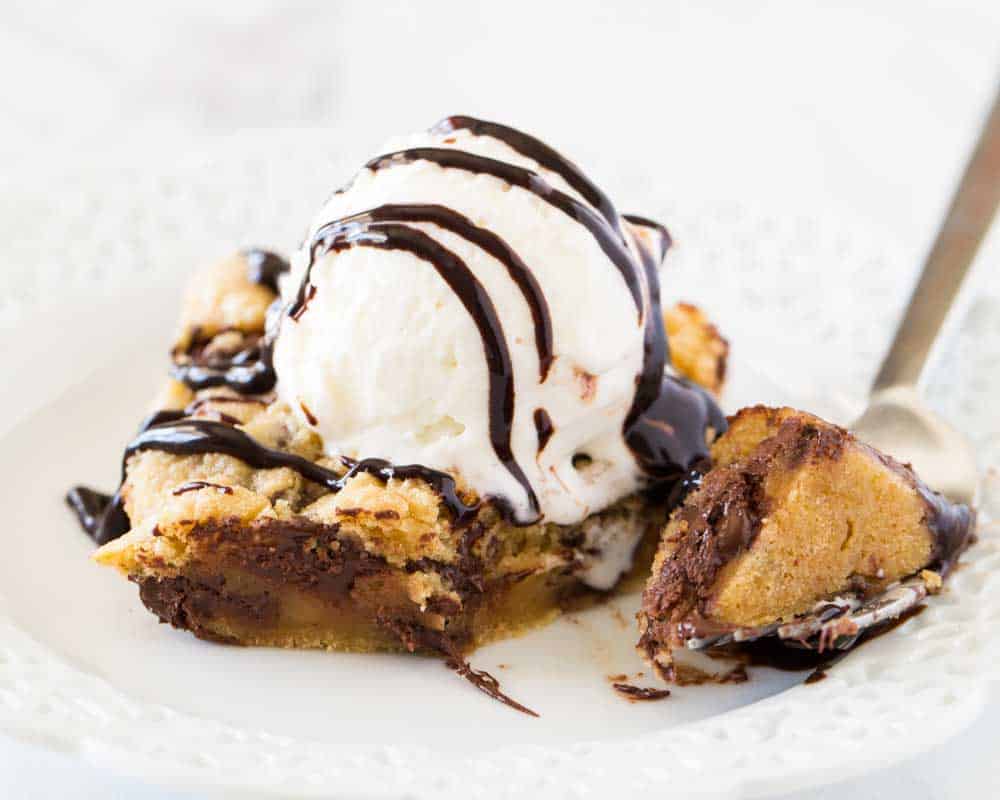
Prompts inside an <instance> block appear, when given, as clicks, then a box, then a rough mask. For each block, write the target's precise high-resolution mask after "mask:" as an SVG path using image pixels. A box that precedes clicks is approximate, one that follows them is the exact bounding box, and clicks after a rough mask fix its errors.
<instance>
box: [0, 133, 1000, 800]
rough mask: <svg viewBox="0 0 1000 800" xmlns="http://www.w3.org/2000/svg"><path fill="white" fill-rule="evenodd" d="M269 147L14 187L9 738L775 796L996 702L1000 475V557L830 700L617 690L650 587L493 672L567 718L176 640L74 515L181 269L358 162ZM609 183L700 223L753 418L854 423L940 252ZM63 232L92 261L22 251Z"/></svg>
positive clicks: (821, 222)
mask: <svg viewBox="0 0 1000 800" xmlns="http://www.w3.org/2000/svg"><path fill="white" fill-rule="evenodd" d="M247 136H248V137H249V138H248V139H246V140H244V139H237V140H234V141H231V142H228V143H227V146H226V147H224V148H223V147H220V148H218V150H217V151H216V152H214V153H213V154H210V155H209V156H207V157H204V158H202V157H198V158H192V159H191V162H190V163H188V164H182V165H176V164H174V165H168V166H165V167H164V166H161V167H151V166H150V162H148V161H146V162H144V163H143V164H142V165H141V167H140V168H137V169H135V170H132V171H129V170H128V169H126V168H121V169H118V170H117V171H114V170H109V169H106V168H104V169H94V170H92V171H89V172H88V171H87V170H86V169H85V168H83V167H81V168H80V169H79V171H78V172H76V173H73V174H71V175H67V176H64V178H63V179H62V180H61V181H60V186H61V187H62V189H61V191H60V193H58V194H57V195H55V196H53V195H52V194H51V192H49V191H48V190H47V184H46V183H45V182H38V181H37V180H36V179H35V176H33V175H29V176H26V177H25V178H24V180H22V181H21V182H20V183H19V184H18V187H19V189H18V191H17V192H12V193H11V196H16V197H17V198H18V203H17V207H16V208H15V207H13V206H12V207H11V209H10V213H9V214H6V215H4V220H3V224H4V225H6V226H9V230H10V231H14V232H16V234H17V235H13V234H12V235H10V236H6V237H0V241H2V242H3V245H2V246H3V247H5V248H8V251H7V253H6V258H5V259H4V264H5V266H4V270H3V274H2V275H0V290H2V291H0V336H2V337H3V341H4V342H14V343H16V345H17V346H16V347H11V346H8V347H5V348H4V351H3V354H2V359H3V362H2V363H3V366H4V369H5V374H6V375H8V376H14V377H15V378H16V385H11V383H10V382H9V383H8V391H7V392H5V393H0V503H3V506H2V507H3V508H4V509H5V512H6V514H7V519H6V520H5V524H4V526H3V531H2V533H0V541H2V547H3V551H2V552H3V558H2V559H0V730H2V731H4V732H6V733H11V734H14V735H17V736H21V737H24V738H26V739H30V740H31V741H34V742H37V743H42V744H45V745H47V746H51V747H55V748H61V749H65V750H68V751H72V752H75V753H79V754H80V755H81V756H82V757H84V758H86V759H88V760H90V761H93V762H97V763H99V764H102V765H105V766H107V767H109V768H111V769H114V770H119V771H122V772H127V773H130V774H133V775H136V776H139V777H142V778H144V779H146V780H151V781H157V782H160V783H163V784H165V785H171V786H178V787H185V788H190V789H196V790H198V791H199V792H201V793H208V792H218V793H229V794H232V795H235V796H239V797H245V796H248V795H257V794H260V795H265V796H266V795H278V794H280V795H282V796H289V795H291V796H324V797H330V796H343V797H377V798H392V797H400V796H404V795H405V796H408V797H435V798H451V797H455V798H463V800H465V799H466V798H479V797H482V798H499V797H515V796H519V795H525V794H527V795H528V796H536V795H538V796H548V797H580V798H583V797H613V796H620V795H623V794H625V795H637V794H639V793H645V792H656V793H657V794H658V795H663V794H665V793H666V792H668V791H669V792H672V793H674V794H699V793H700V794H705V795H720V794H721V795H729V796H732V795H739V796H759V795H765V794H768V793H771V792H776V791H783V792H788V791H793V790H796V789H799V788H804V787H808V786H812V785H818V784H821V783H824V782H827V781H832V780H836V779H843V778H846V777H849V776H850V775H852V774H857V773H860V772H862V771H865V770H867V769H871V768H874V767H876V766H886V765H887V764H890V763H892V762H893V761H895V760H900V759H903V758H905V757H907V756H912V755H914V754H916V753H919V752H921V751H922V750H926V749H928V748H930V747H933V746H934V745H935V744H937V743H939V742H941V741H943V740H945V739H946V738H948V737H950V736H952V735H953V734H955V733H957V732H958V731H959V730H961V729H962V728H963V727H964V726H966V725H967V724H969V722H970V721H971V720H972V719H973V718H974V717H975V715H976V714H977V713H978V712H979V711H980V710H981V709H982V707H983V705H984V703H985V699H986V695H987V691H986V687H987V684H988V682H989V681H991V680H996V679H998V678H1000V668H998V666H997V665H998V664H1000V638H998V637H996V636H995V635H993V633H994V632H995V630H996V626H997V625H998V624H1000V533H997V531H996V529H995V528H994V526H993V525H992V523H990V522H989V519H990V517H989V511H990V509H991V508H992V509H993V513H994V514H996V513H997V510H1000V481H998V479H997V478H996V475H995V473H994V474H993V477H990V476H991V473H989V472H987V473H986V478H985V484H984V487H983V491H982V496H981V503H980V505H981V508H983V509H985V510H986V512H987V513H985V514H983V524H982V526H981V529H980V541H979V543H978V544H977V545H975V546H974V547H973V548H972V549H971V550H970V551H969V552H968V553H967V554H966V556H965V557H964V558H963V564H964V565H963V567H962V568H961V569H960V570H959V571H958V572H957V573H956V574H955V575H954V576H953V577H952V578H951V579H950V580H949V583H948V586H947V590H946V592H945V593H944V594H943V595H941V596H939V597H936V598H934V599H933V601H932V602H931V603H929V604H928V608H927V610H926V612H925V613H922V614H920V615H919V616H916V617H914V618H912V619H910V620H909V621H907V622H906V623H905V624H904V625H902V626H900V627H898V628H897V629H896V630H894V631H893V632H892V633H890V634H888V635H886V636H883V637H880V638H878V639H876V640H874V641H872V642H870V643H869V644H866V645H865V646H863V647H861V648H860V649H859V650H857V651H856V652H854V653H852V654H851V655H850V656H849V657H848V658H847V659H845V660H843V661H842V662H840V663H838V664H837V665H836V666H835V667H833V668H832V669H831V670H830V671H829V673H828V677H827V678H826V679H825V680H823V681H821V682H818V683H813V684H809V685H802V681H803V679H804V678H805V673H781V672H777V671H774V670H770V669H766V668H760V669H754V670H752V679H751V681H750V682H749V683H746V684H741V685H725V686H701V687H683V688H676V689H674V690H673V692H672V695H671V696H670V697H669V698H667V699H664V700H658V701H647V702H628V701H627V700H625V699H624V698H622V697H620V696H619V695H618V694H617V693H615V691H614V690H613V689H612V686H611V681H610V680H609V676H616V677H617V676H620V675H625V676H627V677H626V678H625V679H624V681H623V682H626V683H631V684H635V685H639V686H653V685H656V684H655V682H653V681H652V680H651V679H650V676H649V674H648V670H647V668H646V667H645V665H644V664H643V663H642V662H641V661H640V660H639V658H638V656H637V655H636V654H635V653H634V651H633V649H632V647H633V644H634V642H635V640H636V638H637V632H636V629H635V623H634V619H633V615H634V613H635V610H636V609H637V607H638V598H637V596H635V595H632V596H623V597H620V598H618V599H616V600H615V601H614V602H612V603H609V604H608V605H606V606H604V607H601V608H596V609H592V610H590V611H587V612H584V613H579V614H574V615H571V616H568V617H565V618H563V619H562V620H560V621H558V622H557V623H555V624H554V625H552V626H550V627H548V628H545V629H543V630H539V631H536V632H534V633H532V634H530V635H528V636H525V637H523V638H520V639H516V640H512V641H508V642H503V643H500V644H496V645H493V646H491V647H488V648H485V649H482V650H480V651H478V652H476V653H474V654H473V657H472V663H473V665H474V666H476V667H479V668H482V669H487V670H489V671H491V672H492V673H493V674H494V675H496V677H498V678H499V680H500V681H501V683H502V685H503V687H504V689H505V690H506V691H507V692H509V693H510V694H511V695H512V696H514V697H515V698H516V699H517V700H519V701H521V702H523V703H525V704H526V705H528V706H530V707H532V708H533V709H535V710H536V711H537V712H539V713H540V715H541V716H540V717H539V718H538V719H532V718H529V717H527V716H525V715H522V714H519V713H517V712H515V711H513V710H511V709H510V708H507V707H506V706H503V705H501V704H499V703H496V702H493V701H491V700H489V699H488V698H486V697H485V696H484V695H482V694H480V693H479V692H477V691H475V689H473V688H472V687H471V686H469V685H468V684H466V683H465V682H464V681H462V680H461V679H459V678H458V677H457V676H455V675H454V674H452V673H451V672H449V671H448V670H447V669H446V668H445V667H444V666H443V665H442V664H441V663H439V662H437V661H434V660H429V659H421V658H415V657H402V656H388V655H365V656H361V655H345V654H330V653H309V652H285V651H276V650H264V649H241V648H231V647H224V646H220V645H214V644H210V643H206V642H202V641H199V640H196V639H194V638H193V637H192V636H190V635H189V634H186V633H182V632H179V631H175V630H172V629H170V628H168V627H166V626H162V625H158V624H157V622H156V620H155V618H154V617H152V616H151V615H150V614H149V613H148V612H147V611H146V610H145V609H144V608H143V607H142V606H141V604H140V603H139V602H138V600H137V598H136V596H135V587H133V586H131V585H129V584H127V583H126V582H124V581H122V580H120V579H116V578H115V577H114V576H112V575H109V574H108V573H107V571H106V570H102V569H100V568H98V567H97V566H95V565H93V564H91V563H90V562H89V561H88V556H89V554H90V552H91V551H92V549H93V548H92V544H91V542H90V541H89V540H88V539H87V538H86V537H85V536H84V535H83V534H82V533H81V532H80V531H79V530H78V528H77V527H76V523H75V520H74V519H73V517H72V515H71V514H70V512H69V511H68V509H66V508H65V507H64V505H63V502H62V497H63V494H64V492H65V490H66V489H67V487H69V486H70V485H72V484H74V483H78V482H81V481H83V482H87V483H90V484H92V485H94V486H97V487H107V488H112V487H114V486H115V485H116V483H117V481H118V478H119V475H118V460H119V458H120V455H121V448H122V445H123V444H124V443H125V442H126V441H127V440H128V439H129V438H130V436H131V434H132V433H133V431H134V428H135V426H136V424H137V421H138V420H139V419H140V417H141V416H142V415H143V413H144V412H145V411H146V410H147V404H148V402H149V399H150V397H152V395H153V393H154V391H155V390H156V388H157V387H158V385H159V381H161V380H162V379H163V374H162V365H163V363H164V359H163V358H160V357H158V354H160V353H164V352H165V350H166V348H167V347H168V346H169V345H168V343H169V341H170V332H171V330H172V327H173V324H174V315H175V312H176V309H177V307H178V300H179V292H180V286H181V284H182V283H183V279H184V275H183V273H185V272H187V267H186V266H183V267H182V266H179V265H192V266H193V265H194V264H196V263H198V262H205V261H211V260H212V259H213V258H214V257H215V256H217V255H221V254H223V253H224V252H225V251H226V250H227V249H230V247H235V246H240V245H275V244H280V243H282V242H294V240H295V236H296V235H297V234H299V233H300V231H296V230H294V229H291V228H289V227H287V226H286V225H285V221H288V220H296V219H304V218H306V217H307V215H308V212H309V211H310V210H311V209H312V207H313V205H314V204H315V201H316V199H317V198H321V197H322V196H323V195H324V194H325V192H327V191H328V189H329V186H330V185H332V183H331V180H332V181H333V182H335V181H336V180H337V177H338V176H343V175H346V174H349V169H348V168H349V167H350V165H349V164H348V165H343V166H338V165H328V168H318V167H317V163H316V155H315V154H316V153H318V152H326V151H327V150H328V145H329V140H330V133H329V132H328V131H322V132H277V133H266V134H265V133H262V134H260V137H258V138H254V137H253V136H250V135H249V134H247ZM596 158H597V159H598V160H599V158H600V157H599V156H596ZM598 166H600V164H599V165H598ZM603 166H604V169H603V171H602V172H601V174H603V175H606V176H609V177H611V178H615V182H616V183H617V185H620V186H627V187H629V189H630V191H629V192H627V193H626V194H628V195H630V196H631V198H632V200H633V201H634V207H636V208H643V209H646V210H648V212H649V213H650V214H652V215H653V216H656V217H657V218H659V219H663V220H664V221H666V222H667V223H668V225H669V226H670V228H671V230H672V232H673V233H674V238H675V241H676V242H677V244H676V248H675V252H674V253H673V254H672V255H671V258H670V259H668V263H667V274H665V275H664V288H665V293H666V295H667V299H668V300H671V301H672V300H674V299H678V298H683V299H689V300H691V301H694V302H697V303H699V304H702V305H704V307H705V308H706V310H707V311H708V312H709V314H710V315H711V316H713V317H714V318H715V319H717V320H719V321H720V324H721V327H722V329H723V332H724V333H725V334H726V335H727V336H729V337H730V338H731V340H732V342H733V353H734V355H733V364H732V378H731V381H730V384H729V387H728V390H727V391H728V397H727V398H726V405H727V408H728V409H729V410H732V409H734V408H736V407H738V406H739V405H741V404H744V403H748V402H762V403H768V404H781V403H788V404H791V405H798V406H802V407H804V408H807V409H809V410H811V411H813V412H815V413H817V414H819V415H820V416H823V417H825V418H829V419H833V420H835V421H838V422H847V421H849V420H850V419H851V418H852V417H853V415H854V414H855V413H857V412H858V411H860V409H861V405H862V401H863V397H862V387H864V386H867V385H868V384H869V381H870V378H871V369H872V368H873V367H874V364H875V362H876V360H877V357H878V354H879V352H880V350H881V349H882V347H883V346H884V344H885V343H886V341H887V337H888V333H889V330H890V328H891V324H887V325H886V326H885V327H884V329H883V328H882V327H881V326H880V325H877V324H874V323H873V320H880V319H882V318H886V319H888V320H890V321H891V317H892V316H893V311H894V309H896V308H899V307H900V306H901V304H902V302H903V299H904V298H903V297H902V296H901V293H900V290H899V287H900V286H904V285H906V281H907V274H908V273H907V272H906V270H907V268H908V265H911V264H913V263H915V262H914V261H913V259H910V258H908V257H907V256H906V255H905V254H904V255H903V256H902V257H901V256H900V255H899V253H898V252H894V251H893V249H892V247H891V246H890V245H889V244H887V242H886V241H885V239H884V237H883V236H882V233H881V232H872V231H870V230H869V229H868V228H866V227H865V225H864V223H863V222H859V221H857V220H851V221H849V222H848V221H847V220H844V219H842V218H841V217H839V216H837V215H835V214H833V215H831V214H820V213H819V212H816V214H815V215H814V216H812V217H802V216H796V215H794V214H782V213H774V214H767V213H763V212H761V211H760V210H749V209H748V208H747V207H746V206H742V205H740V204H739V203H727V204H722V205H720V204H719V202H718V201H717V200H714V199H708V200H705V201H704V202H701V201H699V200H697V199H696V196H695V195H694V194H693V193H692V192H690V191H686V190H683V187H672V188H671V189H670V191H671V193H672V194H675V195H676V197H677V198H684V203H683V204H682V205H679V204H677V203H676V202H674V201H673V200H670V199H668V198H664V197H660V196H659V194H658V193H659V192H660V191H665V190H661V188H660V187H659V185H652V184H651V183H650V181H649V179H648V176H645V175H628V174H617V175H616V173H615V171H616V169H618V167H616V165H615V164H614V163H610V162H609V161H607V160H605V162H604V164H603ZM644 169H646V166H645V165H644ZM155 170H158V171H155ZM261 187H265V189H266V192H263V193H262V191H261ZM688 188H692V187H688ZM630 205H631V204H630ZM52 230H58V231H59V233H60V240H61V241H63V242H67V243H68V242H72V247H67V248H63V249H62V250H61V251H60V252H59V253H55V254H54V253H53V250H52V248H39V247H34V246H31V247H28V246H20V247H19V246H18V244H17V243H18V242H21V243H37V242H43V241H49V240H50V239H51V232H52ZM220 250H221V252H220ZM973 312H974V313H973V314H972V315H971V317H970V319H971V322H972V325H973V327H974V328H975V330H974V331H972V334H970V336H971V338H970V339H969V340H968V341H966V340H961V339H960V341H965V342H966V344H968V342H975V346H974V347H973V346H964V345H963V346H962V347H960V348H959V349H958V350H956V351H954V352H952V356H953V357H952V358H951V359H950V361H949V366H950V371H949V374H948V375H947V376H946V378H947V380H945V381H941V382H938V383H937V384H934V383H933V381H932V387H931V388H932V390H933V391H932V395H933V396H934V397H935V398H936V402H937V404H938V405H939V406H944V408H945V410H946V411H948V412H949V414H950V416H951V417H952V418H956V421H958V422H960V423H964V424H965V425H966V426H967V427H968V428H969V429H970V430H972V431H973V432H978V433H979V434H980V436H979V444H980V447H981V448H982V451H983V453H987V452H989V453H993V457H994V458H995V454H996V452H997V450H996V447H997V444H996V439H995V438H994V439H991V438H990V437H989V436H987V435H985V434H987V433H988V432H989V430H990V428H989V427H988V425H989V421H990V416H991V414H992V406H991V404H990V403H988V402H985V400H984V398H987V397H990V396H994V395H995V393H996V391H1000V386H997V385H996V384H995V381H993V379H992V378H991V376H1000V370H997V369H996V363H995V361H991V360H990V359H993V358H995V357H994V356H993V355H992V353H993V352H995V351H996V348H995V347H990V346H981V343H982V342H983V341H987V342H991V341H992V342H997V341H1000V330H998V329H997V328H996V322H995V320H997V319H998V318H1000V316H998V315H997V314H996V307H995V305H986V304H979V305H977V306H976V307H975V308H974V309H973ZM789 331H801V335H791V336H790V335H788V332H789ZM932 377H933V376H932ZM991 381H993V382H992V383H991ZM956 383H958V384H959V385H963V386H969V387H971V388H970V391H969V392H967V393H964V394H963V393H960V392H955V391H953V386H954V384H956ZM973 388H974V389H975V391H972V389H973ZM961 403H964V405H961ZM640 672H642V673H645V674H644V675H642V676H639V675H638V673H640Z"/></svg>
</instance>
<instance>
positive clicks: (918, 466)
mask: <svg viewBox="0 0 1000 800" xmlns="http://www.w3.org/2000/svg"><path fill="white" fill-rule="evenodd" d="M851 432H852V433H853V434H854V435H855V436H857V437H858V438H859V439H860V440H861V441H863V442H866V443H867V444H870V445H871V446H872V447H875V448H876V449H878V450H881V451H882V452H883V453H890V454H892V456H893V457H894V458H895V459H896V460H897V461H902V462H904V463H908V464H910V465H911V466H912V467H913V470H914V471H915V472H916V473H917V475H919V476H920V478H921V480H923V482H924V483H926V484H927V485H928V486H929V487H930V488H931V489H934V490H935V491H937V492H940V493H941V494H943V495H944V496H945V497H947V498H948V499H949V500H951V501H952V502H955V503H964V504H966V505H971V504H972V502H973V499H974V497H975V494H976V485H977V483H978V471H977V468H976V455H975V451H974V450H973V448H972V444H971V443H970V442H969V440H968V439H967V438H966V437H965V436H964V435H962V434H961V433H959V432H958V431H957V430H955V429H954V428H952V427H951V426H950V425H949V424H948V423H946V422H945V421H944V420H943V419H941V418H940V417H939V416H938V415H937V414H935V413H934V412H933V411H931V410H930V409H929V408H927V407H926V406H925V405H924V404H923V403H922V401H921V399H920V395H919V393H918V391H917V390H916V388H914V387H911V386H895V387H890V388H888V389H882V390H880V391H877V392H875V393H874V394H873V395H872V398H871V401H870V403H869V405H868V408H867V410H866V411H865V412H864V414H862V415H861V416H860V417H859V418H858V419H857V420H856V421H855V422H854V424H853V425H852V426H851Z"/></svg>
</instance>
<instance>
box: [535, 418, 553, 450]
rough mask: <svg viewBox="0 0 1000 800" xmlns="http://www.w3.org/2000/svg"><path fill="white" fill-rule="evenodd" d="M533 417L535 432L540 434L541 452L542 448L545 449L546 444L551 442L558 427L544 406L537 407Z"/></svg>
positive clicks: (539, 444) (539, 446) (539, 448)
mask: <svg viewBox="0 0 1000 800" xmlns="http://www.w3.org/2000/svg"><path fill="white" fill-rule="evenodd" d="M532 419H534V421H535V432H536V433H537V434H538V452H539V454H541V452H542V450H544V449H545V445H547V444H548V443H549V439H551V438H552V434H553V433H555V432H556V429H555V426H554V425H553V424H552V417H550V416H549V412H548V411H546V410H545V409H544V408H536V409H535V413H534V414H533V415H532Z"/></svg>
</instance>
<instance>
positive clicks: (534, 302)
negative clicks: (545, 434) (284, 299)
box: [293, 204, 554, 382]
mask: <svg viewBox="0 0 1000 800" xmlns="http://www.w3.org/2000/svg"><path fill="white" fill-rule="evenodd" d="M376 222H429V223H432V224H434V225H437V226H438V227H439V228H444V229H445V230H448V231H451V232H452V233H454V234H457V235H458V236H461V237H462V238H463V239H465V240H466V241H468V242H471V243H472V244H474V245H476V247H478V248H479V249H480V250H483V251H485V252H487V253H489V254H490V255H491V256H493V258H495V259H496V260H497V261H499V262H500V263H501V264H503V265H504V266H505V267H506V268H507V274H508V275H510V278H511V280H512V281H514V283H515V284H517V288H518V289H520V290H521V294H522V295H523V296H524V300H525V302H526V303H527V304H528V308H529V309H530V310H531V318H532V321H533V322H534V327H535V348H536V349H537V351H538V372H539V376H540V379H541V381H543V382H544V381H545V378H546V377H547V376H548V374H549V368H550V367H551V366H552V360H553V358H554V356H553V353H552V317H551V315H550V314H549V303H548V301H547V300H546V299H545V293H544V292H543V291H542V287H541V286H539V285H538V281H537V280H536V279H535V276H534V274H533V273H532V271H531V270H530V269H529V268H528V266H527V264H525V263H524V262H523V261H522V260H521V257H520V256H518V254H517V253H515V252H514V251H513V250H512V249H511V247H510V245H508V244H507V243H506V242H505V241H504V240H503V239H501V238H500V237H499V236H497V235H496V234H495V233H493V231H490V230H487V229H486V228H480V227H479V226H478V225H475V224H473V222H472V220H470V219H468V218H467V217H465V216H463V215H462V214H459V213H458V212H457V211H453V210H452V209H450V208H446V207H445V206H441V205H395V204H388V205H383V206H379V207H378V208H373V209H371V210H370V211H362V212H361V213H359V214H352V215H351V216H349V217H344V218H343V219H339V220H336V221H335V222H331V223H330V224H329V225H324V226H323V227H322V228H320V229H319V231H317V232H316V235H315V237H314V239H313V241H314V242H315V241H320V240H323V239H325V238H327V237H328V236H329V235H331V234H336V233H337V232H338V231H341V230H343V229H344V228H346V227H347V226H348V225H361V226H368V225H371V224H373V223H376ZM309 270H310V272H311V270H312V263H311V262H310V265H309ZM302 291H303V290H302V289H300V291H299V298H298V300H297V303H296V305H295V306H294V307H293V313H297V310H298V309H299V308H300V307H301V308H303V309H304V305H301V306H300V304H302V303H303V298H304V296H303V294H302Z"/></svg>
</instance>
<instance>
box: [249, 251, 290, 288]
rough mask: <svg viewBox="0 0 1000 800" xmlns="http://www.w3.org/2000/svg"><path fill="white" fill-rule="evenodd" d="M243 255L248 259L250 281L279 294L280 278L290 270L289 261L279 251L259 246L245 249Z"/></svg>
mask: <svg viewBox="0 0 1000 800" xmlns="http://www.w3.org/2000/svg"><path fill="white" fill-rule="evenodd" d="M243 257H244V258H245V259H246V261H247V278H248V279H249V280H250V282H251V283H256V284H257V285H258V286H264V287H266V288H268V289H270V290H271V291H272V292H274V293H275V294H278V278H279V277H281V275H283V274H284V273H286V272H288V270H289V264H288V262H287V261H286V260H285V259H283V258H282V257H281V256H279V255H278V254H277V253H272V252H271V251H270V250H260V249H257V248H252V249H250V250H244V251H243Z"/></svg>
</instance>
